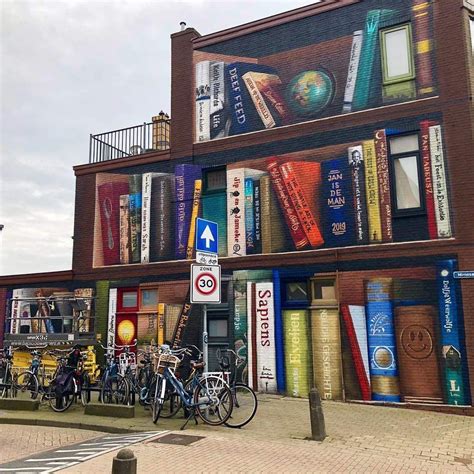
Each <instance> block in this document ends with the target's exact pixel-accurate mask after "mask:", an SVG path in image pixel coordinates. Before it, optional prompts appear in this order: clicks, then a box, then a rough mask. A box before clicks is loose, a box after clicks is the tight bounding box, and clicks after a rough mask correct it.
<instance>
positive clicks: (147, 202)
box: [140, 173, 153, 263]
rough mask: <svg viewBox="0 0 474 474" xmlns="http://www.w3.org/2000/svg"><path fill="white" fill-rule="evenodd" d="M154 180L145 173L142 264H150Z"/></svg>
mask: <svg viewBox="0 0 474 474" xmlns="http://www.w3.org/2000/svg"><path fill="white" fill-rule="evenodd" d="M152 178H153V174H152V173H144V174H143V178H142V214H141V230H140V242H141V245H140V257H141V263H149V262H150V215H151V189H152Z"/></svg>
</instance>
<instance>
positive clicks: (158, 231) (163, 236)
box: [150, 175, 175, 261]
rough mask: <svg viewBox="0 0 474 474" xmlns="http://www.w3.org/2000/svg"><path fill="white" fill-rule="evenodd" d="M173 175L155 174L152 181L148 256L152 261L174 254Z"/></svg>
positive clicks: (167, 257)
mask: <svg viewBox="0 0 474 474" xmlns="http://www.w3.org/2000/svg"><path fill="white" fill-rule="evenodd" d="M174 187H175V183H174V176H172V175H165V176H155V177H153V181H152V200H151V223H150V236H151V237H150V257H151V259H152V261H158V260H170V259H171V258H173V256H174V242H175V241H174V230H175V229H174V217H175V216H174V212H173V209H172V203H173V202H174Z"/></svg>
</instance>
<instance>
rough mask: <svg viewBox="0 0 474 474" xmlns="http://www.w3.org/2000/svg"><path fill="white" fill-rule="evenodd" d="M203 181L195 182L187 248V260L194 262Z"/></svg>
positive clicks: (197, 180)
mask: <svg viewBox="0 0 474 474" xmlns="http://www.w3.org/2000/svg"><path fill="white" fill-rule="evenodd" d="M201 192H202V180H201V179H196V181H194V193H193V207H192V211H191V223H190V225H189V236H188V246H187V248H186V259H187V260H192V258H193V255H194V239H195V237H196V219H197V218H198V217H199V208H200V204H201Z"/></svg>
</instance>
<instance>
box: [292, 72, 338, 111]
mask: <svg viewBox="0 0 474 474" xmlns="http://www.w3.org/2000/svg"><path fill="white" fill-rule="evenodd" d="M333 96H334V81H333V80H332V78H331V77H330V76H329V74H328V73H327V72H325V71H323V70H316V71H304V72H301V73H300V74H298V75H297V76H295V77H294V78H293V79H292V80H291V81H290V83H289V84H288V87H287V89H286V99H287V102H288V104H289V106H290V107H291V109H292V110H293V112H294V113H295V114H296V115H297V116H298V117H311V116H314V115H317V114H319V113H320V112H321V111H323V110H324V109H325V108H326V107H327V106H328V105H329V104H330V103H331V101H332V98H333Z"/></svg>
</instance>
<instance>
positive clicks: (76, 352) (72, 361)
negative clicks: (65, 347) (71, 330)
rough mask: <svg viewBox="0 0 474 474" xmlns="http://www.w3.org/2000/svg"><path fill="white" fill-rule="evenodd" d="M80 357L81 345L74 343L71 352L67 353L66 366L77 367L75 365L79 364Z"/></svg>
mask: <svg viewBox="0 0 474 474" xmlns="http://www.w3.org/2000/svg"><path fill="white" fill-rule="evenodd" d="M80 359H81V346H80V345H79V344H76V345H75V346H74V347H73V349H72V352H71V353H70V354H69V356H68V358H67V365H68V368H70V369H72V368H74V369H77V366H78V364H79V360H80Z"/></svg>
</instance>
